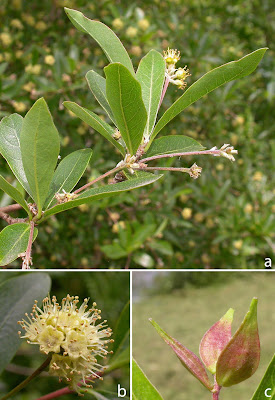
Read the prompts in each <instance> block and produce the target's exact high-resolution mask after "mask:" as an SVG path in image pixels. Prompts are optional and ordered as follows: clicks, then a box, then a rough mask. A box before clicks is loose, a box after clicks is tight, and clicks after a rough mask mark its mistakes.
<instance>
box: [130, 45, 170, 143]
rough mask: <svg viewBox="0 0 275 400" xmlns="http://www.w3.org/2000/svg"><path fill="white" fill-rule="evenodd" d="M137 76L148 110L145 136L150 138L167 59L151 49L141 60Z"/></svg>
mask: <svg viewBox="0 0 275 400" xmlns="http://www.w3.org/2000/svg"><path fill="white" fill-rule="evenodd" d="M136 77H137V80H138V81H139V83H140V84H141V90H142V98H143V102H144V105H145V108H146V111H147V123H146V127H145V132H144V136H145V137H148V138H149V137H150V134H151V132H152V129H153V127H154V125H155V122H156V118H157V113H158V108H159V102H160V97H161V92H162V88H163V82H164V78H165V61H164V58H163V57H162V55H161V54H160V53H158V52H157V51H156V50H151V51H149V53H148V54H146V56H145V57H143V58H142V60H141V61H140V63H139V67H138V70H137V73H136Z"/></svg>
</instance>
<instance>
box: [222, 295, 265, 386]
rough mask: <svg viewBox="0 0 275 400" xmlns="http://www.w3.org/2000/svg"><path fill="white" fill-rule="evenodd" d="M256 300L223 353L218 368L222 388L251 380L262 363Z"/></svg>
mask: <svg viewBox="0 0 275 400" xmlns="http://www.w3.org/2000/svg"><path fill="white" fill-rule="evenodd" d="M257 303H258V299H256V298H254V299H253V300H252V302H251V304H250V309H249V311H248V313H247V314H246V316H245V318H244V320H243V322H242V324H241V326H240V327H239V329H238V330H237V332H236V333H235V335H234V336H233V337H232V339H231V340H230V341H229V342H228V344H227V345H226V347H225V348H224V349H223V351H222V352H221V354H220V356H219V358H218V361H217V366H216V379H217V383H218V384H219V385H220V386H232V385H236V384H237V383H240V382H242V381H244V380H246V379H248V378H250V377H251V376H252V375H253V374H254V372H255V371H256V370H257V368H258V365H259V362H260V341H259V333H258V323H257Z"/></svg>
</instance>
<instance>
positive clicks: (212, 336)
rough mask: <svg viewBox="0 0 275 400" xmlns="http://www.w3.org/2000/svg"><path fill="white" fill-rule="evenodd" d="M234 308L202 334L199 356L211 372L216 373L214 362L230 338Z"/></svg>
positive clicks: (215, 362)
mask: <svg viewBox="0 0 275 400" xmlns="http://www.w3.org/2000/svg"><path fill="white" fill-rule="evenodd" d="M233 315H234V310H233V309H232V308H230V309H229V310H228V311H227V313H226V314H225V315H224V316H223V317H222V318H221V319H220V320H219V321H218V322H216V323H215V324H214V325H213V326H211V328H210V329H208V331H207V332H206V333H205V334H204V336H203V338H202V340H201V343H200V357H201V359H202V361H203V362H204V365H205V366H206V368H207V369H208V370H209V371H210V372H211V374H215V373H216V364H217V360H218V358H219V355H220V354H221V352H222V350H223V349H224V348H225V346H226V345H227V343H228V342H229V340H230V339H231V326H232V321H233Z"/></svg>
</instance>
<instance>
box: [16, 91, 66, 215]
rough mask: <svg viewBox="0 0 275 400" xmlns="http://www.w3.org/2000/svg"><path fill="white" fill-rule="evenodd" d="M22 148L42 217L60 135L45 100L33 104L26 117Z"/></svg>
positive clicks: (24, 161)
mask: <svg viewBox="0 0 275 400" xmlns="http://www.w3.org/2000/svg"><path fill="white" fill-rule="evenodd" d="M20 147H21V152H22V161H23V166H24V169H25V173H26V177H27V179H28V182H29V185H30V188H31V192H32V194H33V199H34V201H35V203H36V205H37V209H38V215H40V214H41V211H42V207H43V204H44V202H45V200H46V197H47V194H48V191H49V186H50V183H51V180H52V178H53V174H54V170H55V166H56V163H57V158H58V154H59V135H58V132H57V129H56V127H55V125H54V123H53V120H52V116H51V114H50V111H49V109H48V106H47V103H46V102H45V100H44V99H43V97H42V98H40V99H39V100H37V101H36V102H35V103H34V105H33V106H32V108H31V109H30V110H29V112H28V113H27V114H26V116H25V118H24V121H23V126H22V131H21V134H20Z"/></svg>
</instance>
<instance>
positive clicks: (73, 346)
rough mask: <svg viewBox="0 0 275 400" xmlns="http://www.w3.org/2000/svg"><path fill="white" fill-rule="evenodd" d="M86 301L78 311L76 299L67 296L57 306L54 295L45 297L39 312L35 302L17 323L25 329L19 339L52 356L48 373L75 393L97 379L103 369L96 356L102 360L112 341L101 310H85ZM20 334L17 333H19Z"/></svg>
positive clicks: (110, 331)
mask: <svg viewBox="0 0 275 400" xmlns="http://www.w3.org/2000/svg"><path fill="white" fill-rule="evenodd" d="M88 301H89V300H88V299H85V300H84V301H83V303H82V305H81V306H80V307H79V308H78V307H77V305H78V303H79V298H78V296H75V297H73V296H70V295H67V297H66V298H64V299H62V303H61V305H59V303H57V299H56V297H55V296H53V297H52V299H51V298H50V297H46V298H45V299H44V300H43V307H42V309H40V308H39V307H38V305H37V301H36V302H35V304H34V306H33V309H32V313H31V314H30V316H29V315H28V314H27V313H26V314H25V315H26V319H23V320H22V321H19V324H20V325H21V326H22V328H23V329H24V330H25V335H24V336H21V338H26V339H28V343H31V344H37V345H39V347H40V351H41V352H42V353H44V354H52V358H51V362H50V367H49V372H50V374H51V375H55V376H58V377H59V378H60V380H62V379H64V380H65V381H66V382H67V383H68V384H69V387H70V388H71V389H73V390H76V391H79V384H80V383H81V384H83V385H85V386H86V387H90V382H91V381H92V380H93V379H94V378H101V373H102V371H103V369H104V368H103V367H102V366H101V365H100V364H98V362H97V358H98V357H104V358H105V357H106V355H107V354H108V351H107V344H108V343H109V342H112V339H110V336H111V334H112V330H111V329H110V328H108V327H107V325H106V322H107V321H106V320H105V321H103V322H101V323H98V321H99V320H101V315H100V314H101V311H100V310H98V309H97V308H96V303H93V306H92V308H90V309H88V305H87V303H88ZM19 334H20V335H21V332H19Z"/></svg>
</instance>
